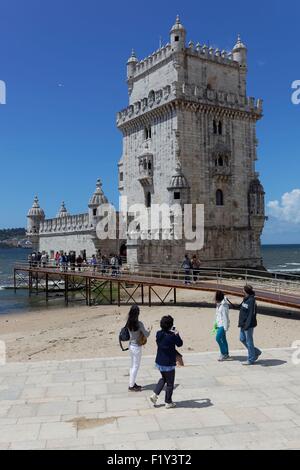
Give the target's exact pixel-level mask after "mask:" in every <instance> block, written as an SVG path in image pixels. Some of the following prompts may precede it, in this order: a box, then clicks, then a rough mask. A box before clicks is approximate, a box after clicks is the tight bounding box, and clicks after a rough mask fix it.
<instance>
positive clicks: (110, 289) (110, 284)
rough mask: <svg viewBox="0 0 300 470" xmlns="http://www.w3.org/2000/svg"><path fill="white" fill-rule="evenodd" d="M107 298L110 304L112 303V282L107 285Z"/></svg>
mask: <svg viewBox="0 0 300 470" xmlns="http://www.w3.org/2000/svg"><path fill="white" fill-rule="evenodd" d="M109 297H110V304H111V305H112V303H113V289H112V281H110V283H109Z"/></svg>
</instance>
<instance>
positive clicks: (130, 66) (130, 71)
mask: <svg viewBox="0 0 300 470" xmlns="http://www.w3.org/2000/svg"><path fill="white" fill-rule="evenodd" d="M137 63H138V60H137V57H136V55H135V51H134V49H132V52H131V56H130V57H129V59H128V61H127V78H128V80H129V79H131V78H132V77H133V75H134V72H135V67H136V64H137Z"/></svg>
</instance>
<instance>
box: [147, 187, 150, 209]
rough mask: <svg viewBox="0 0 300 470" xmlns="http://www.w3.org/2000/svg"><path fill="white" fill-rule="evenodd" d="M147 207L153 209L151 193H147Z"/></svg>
mask: <svg viewBox="0 0 300 470" xmlns="http://www.w3.org/2000/svg"><path fill="white" fill-rule="evenodd" d="M146 207H148V208H149V207H151V193H150V191H148V192H147V194H146Z"/></svg>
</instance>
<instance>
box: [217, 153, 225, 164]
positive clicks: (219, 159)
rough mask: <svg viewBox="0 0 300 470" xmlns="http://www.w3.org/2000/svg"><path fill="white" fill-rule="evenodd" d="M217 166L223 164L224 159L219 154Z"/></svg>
mask: <svg viewBox="0 0 300 470" xmlns="http://www.w3.org/2000/svg"><path fill="white" fill-rule="evenodd" d="M218 166H224V160H223V157H222V156H221V155H219V158H218Z"/></svg>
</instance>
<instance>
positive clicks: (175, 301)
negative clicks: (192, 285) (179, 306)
mask: <svg viewBox="0 0 300 470" xmlns="http://www.w3.org/2000/svg"><path fill="white" fill-rule="evenodd" d="M176 303H177V292H176V287H174V304H175V305H176Z"/></svg>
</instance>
